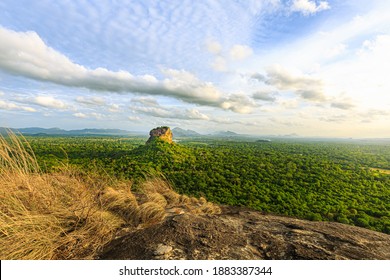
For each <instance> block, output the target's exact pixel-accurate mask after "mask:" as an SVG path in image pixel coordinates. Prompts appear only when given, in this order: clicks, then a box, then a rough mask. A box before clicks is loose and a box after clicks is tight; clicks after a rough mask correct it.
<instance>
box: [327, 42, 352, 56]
mask: <svg viewBox="0 0 390 280" xmlns="http://www.w3.org/2000/svg"><path fill="white" fill-rule="evenodd" d="M346 49H347V45H345V44H341V43H340V44H337V45H336V46H335V47H332V48H330V49H329V50H328V51H327V52H326V57H327V58H333V57H336V56H339V55H341V54H343V53H344V52H345V50H346Z"/></svg>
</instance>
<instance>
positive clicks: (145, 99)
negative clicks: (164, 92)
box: [131, 96, 158, 107]
mask: <svg viewBox="0 0 390 280" xmlns="http://www.w3.org/2000/svg"><path fill="white" fill-rule="evenodd" d="M131 102H132V103H135V104H140V105H145V106H153V107H154V106H158V102H157V100H156V99H155V98H153V97H149V96H138V97H134V98H132V99H131Z"/></svg>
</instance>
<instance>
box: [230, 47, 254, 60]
mask: <svg viewBox="0 0 390 280" xmlns="http://www.w3.org/2000/svg"><path fill="white" fill-rule="evenodd" d="M252 54H253V50H252V49H251V48H250V47H249V46H245V45H234V46H233V47H232V48H231V49H230V51H229V55H230V58H231V59H232V60H243V59H245V58H248V57H249V56H251V55H252Z"/></svg>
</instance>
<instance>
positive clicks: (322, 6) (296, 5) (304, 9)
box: [291, 0, 330, 16]
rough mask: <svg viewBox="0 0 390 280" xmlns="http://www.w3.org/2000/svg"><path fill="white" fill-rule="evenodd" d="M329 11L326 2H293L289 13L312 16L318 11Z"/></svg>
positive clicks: (304, 0)
mask: <svg viewBox="0 0 390 280" xmlns="http://www.w3.org/2000/svg"><path fill="white" fill-rule="evenodd" d="M328 9H330V5H329V3H328V2H327V1H319V3H318V4H317V1H310V0H293V2H292V5H291V11H293V12H301V13H302V14H303V15H305V16H307V15H312V14H316V13H318V12H320V11H324V10H328Z"/></svg>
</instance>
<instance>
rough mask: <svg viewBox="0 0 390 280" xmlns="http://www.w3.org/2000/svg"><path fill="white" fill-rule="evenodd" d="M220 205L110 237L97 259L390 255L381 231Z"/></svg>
mask: <svg viewBox="0 0 390 280" xmlns="http://www.w3.org/2000/svg"><path fill="white" fill-rule="evenodd" d="M222 209H223V212H222V214H220V215H210V216H199V215H194V214H190V213H185V214H182V215H173V216H169V217H168V218H167V219H166V220H165V221H164V222H162V223H159V224H155V225H152V226H150V227H148V228H144V229H140V230H137V231H134V232H131V233H129V234H128V235H127V236H124V237H122V238H119V239H117V240H114V241H112V242H111V243H110V244H109V245H108V246H107V247H106V248H105V250H104V252H103V253H102V254H101V255H100V256H99V258H101V259H161V258H164V259H176V260H179V259H203V260H207V259H234V260H235V259H243V260H245V259H246V260H248V259H325V260H327V259H387V260H388V259H390V235H387V234H384V233H380V232H375V231H371V230H368V229H364V228H359V227H355V226H349V225H345V224H340V223H333V222H312V221H306V220H300V219H294V218H290V217H283V216H275V215H265V214H262V213H260V212H257V211H252V210H247V209H242V208H237V207H223V208H222ZM163 244H170V245H171V246H166V245H163ZM159 246H160V249H159V250H158V252H159V254H162V255H156V253H157V250H156V249H154V248H159ZM164 246H166V247H164ZM172 247H174V248H175V249H174V250H173V249H172Z"/></svg>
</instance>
